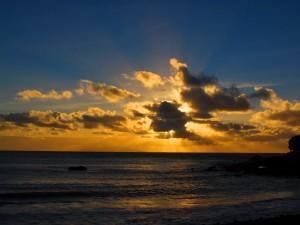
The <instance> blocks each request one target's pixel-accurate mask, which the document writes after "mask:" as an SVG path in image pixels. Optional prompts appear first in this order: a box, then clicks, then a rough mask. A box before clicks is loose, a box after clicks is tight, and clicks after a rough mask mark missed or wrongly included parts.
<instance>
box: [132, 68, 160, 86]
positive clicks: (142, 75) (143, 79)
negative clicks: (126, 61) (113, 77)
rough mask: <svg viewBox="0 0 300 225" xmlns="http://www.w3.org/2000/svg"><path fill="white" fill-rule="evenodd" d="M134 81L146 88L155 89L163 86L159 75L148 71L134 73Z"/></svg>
mask: <svg viewBox="0 0 300 225" xmlns="http://www.w3.org/2000/svg"><path fill="white" fill-rule="evenodd" d="M134 79H135V80H137V81H139V82H140V83H142V84H143V86H144V87H146V88H155V87H158V86H161V85H164V81H163V79H162V78H161V77H160V75H158V74H156V73H152V72H148V71H136V72H135V73H134Z"/></svg>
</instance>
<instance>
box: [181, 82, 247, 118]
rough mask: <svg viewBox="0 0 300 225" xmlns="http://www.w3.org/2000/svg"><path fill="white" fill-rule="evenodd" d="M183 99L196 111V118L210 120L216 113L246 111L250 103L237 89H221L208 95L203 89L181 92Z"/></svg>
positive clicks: (193, 88) (183, 90) (194, 88)
mask: <svg viewBox="0 0 300 225" xmlns="http://www.w3.org/2000/svg"><path fill="white" fill-rule="evenodd" d="M180 95H181V98H182V100H183V101H184V102H187V103H189V104H190V105H191V107H192V108H193V109H194V110H195V111H196V113H195V116H198V117H202V118H208V117H211V113H212V112H215V111H246V110H248V109H250V103H249V101H248V99H247V97H246V96H245V95H242V94H241V93H240V91H239V89H237V88H236V87H231V88H221V89H218V90H216V92H215V93H208V92H206V91H205V89H203V88H202V87H192V88H189V89H182V90H181V93H180Z"/></svg>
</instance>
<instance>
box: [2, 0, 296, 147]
mask: <svg viewBox="0 0 300 225" xmlns="http://www.w3.org/2000/svg"><path fill="white" fill-rule="evenodd" d="M299 11H300V1H283V0H282V1H276V0H272V1H271V0H259V1H255V0H251V1H243V0H239V1H238V0H236V1H230V0H210V1H200V0H180V1H179V0H151V1H150V0H148V1H146V0H107V1H101V0H98V1H92V0H81V1H75V0H68V1H67V0H51V1H50V0H48V1H46V0H39V1H37V0H36V1H30V0H27V1H24V0H0V79H1V82H0V142H1V143H2V144H1V146H0V150H24V149H29V150H43V149H46V150H49V149H50V150H51V149H53V150H61V149H63V150H84V149H89V150H91V149H94V150H95V149H96V150H99V151H102V150H111V151H129V150H130V151H131V150H137V149H143V150H144V151H158V150H162V151H170V150H171V151H209V152H215V151H218V150H220V151H228V149H233V148H234V149H237V150H238V151H242V152H254V151H255V152H265V151H268V152H285V151H286V150H287V148H286V143H287V140H288V138H290V137H291V136H292V135H295V134H299V132H300V124H299V121H300V100H299V99H300V96H299V85H300V76H299V75H300V63H299V58H300V43H299V40H300V29H299V22H300V14H299ZM201 72H203V73H201ZM199 74H200V76H198V75H199ZM212 76H214V77H217V78H218V79H219V81H220V82H218V81H217V80H216V79H215V78H214V77H212ZM230 84H236V88H234V87H233V88H229V86H230ZM245 86H247V87H246V88H245ZM128 140H131V141H130V142H128ZM119 143H124V146H123V147H121V146H120V145H119Z"/></svg>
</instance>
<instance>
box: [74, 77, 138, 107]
mask: <svg viewBox="0 0 300 225" xmlns="http://www.w3.org/2000/svg"><path fill="white" fill-rule="evenodd" d="M76 93H77V94H79V95H82V94H84V93H87V94H90V95H95V96H101V97H103V98H105V99H106V100H107V101H108V102H111V103H114V102H119V101H121V100H123V99H133V98H138V97H139V96H140V95H139V94H137V93H134V92H131V91H128V90H125V89H121V88H118V87H116V86H113V85H107V84H105V83H94V82H93V81H90V80H81V81H80V84H79V88H78V89H77V90H76Z"/></svg>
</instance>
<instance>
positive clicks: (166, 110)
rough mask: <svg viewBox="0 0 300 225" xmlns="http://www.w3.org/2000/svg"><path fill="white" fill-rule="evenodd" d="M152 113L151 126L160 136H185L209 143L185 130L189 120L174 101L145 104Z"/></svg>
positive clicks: (150, 116)
mask: <svg viewBox="0 0 300 225" xmlns="http://www.w3.org/2000/svg"><path fill="white" fill-rule="evenodd" d="M145 107H146V108H147V109H148V110H149V111H150V112H151V113H152V114H150V115H149V118H150V119H151V120H152V122H151V128H152V129H153V130H154V131H155V132H163V133H160V136H159V137H161V138H171V137H173V138H185V139H189V140H192V141H196V142H201V143H203V144H204V143H205V144H210V141H209V140H208V139H204V138H202V137H200V136H199V135H196V134H195V133H192V132H190V131H188V130H187V128H186V124H187V122H189V121H190V120H191V118H189V117H188V116H187V115H186V114H185V113H184V112H182V111H180V110H179V107H180V105H179V104H178V103H176V102H168V101H162V102H159V103H153V104H151V105H147V106H145Z"/></svg>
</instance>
